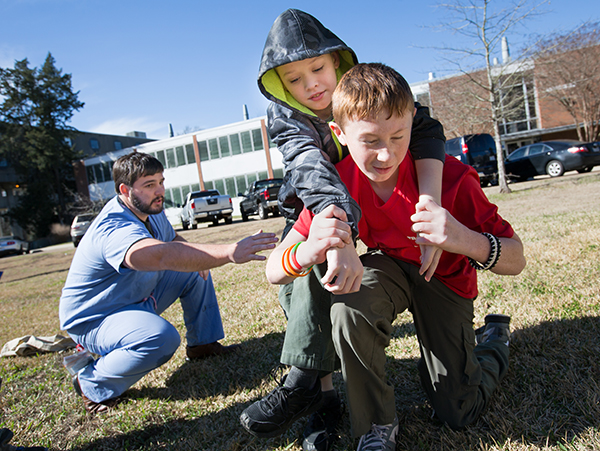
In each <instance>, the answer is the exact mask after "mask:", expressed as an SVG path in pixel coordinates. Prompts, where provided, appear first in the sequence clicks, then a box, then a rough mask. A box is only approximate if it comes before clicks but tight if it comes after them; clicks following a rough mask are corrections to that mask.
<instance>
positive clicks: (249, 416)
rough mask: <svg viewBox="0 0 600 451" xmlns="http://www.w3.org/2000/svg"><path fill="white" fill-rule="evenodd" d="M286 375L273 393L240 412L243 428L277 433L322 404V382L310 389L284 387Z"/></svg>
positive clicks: (262, 435)
mask: <svg viewBox="0 0 600 451" xmlns="http://www.w3.org/2000/svg"><path fill="white" fill-rule="evenodd" d="M284 381H285V376H284V377H283V378H282V379H281V381H280V382H278V387H276V388H275V389H274V390H273V391H272V392H271V393H269V394H268V395H267V396H265V397H264V398H263V399H261V400H259V401H256V402H255V403H254V404H252V405H251V406H250V407H248V408H246V409H245V410H244V411H243V412H242V414H241V415H240V422H241V423H242V426H243V427H244V429H246V430H247V431H248V432H250V433H251V434H252V435H254V436H256V437H260V438H268V437H277V436H278V435H281V434H283V433H284V432H285V431H286V430H288V429H289V427H290V426H291V425H292V423H293V422H294V421H296V420H298V419H300V418H302V417H304V416H306V415H310V414H311V413H313V412H314V411H315V410H317V409H318V408H319V407H321V401H322V399H323V396H322V394H321V382H320V381H317V383H316V384H315V386H314V387H313V388H311V389H306V388H302V387H294V388H290V387H285V386H284V385H283V383H284Z"/></svg>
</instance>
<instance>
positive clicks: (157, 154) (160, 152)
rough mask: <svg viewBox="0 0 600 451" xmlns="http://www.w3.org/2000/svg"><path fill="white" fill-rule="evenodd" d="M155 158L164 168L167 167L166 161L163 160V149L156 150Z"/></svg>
mask: <svg viewBox="0 0 600 451" xmlns="http://www.w3.org/2000/svg"><path fill="white" fill-rule="evenodd" d="M156 159H157V160H158V161H160V162H161V163H162V165H163V167H164V168H166V167H167V162H166V160H165V151H164V150H159V151H158V152H156Z"/></svg>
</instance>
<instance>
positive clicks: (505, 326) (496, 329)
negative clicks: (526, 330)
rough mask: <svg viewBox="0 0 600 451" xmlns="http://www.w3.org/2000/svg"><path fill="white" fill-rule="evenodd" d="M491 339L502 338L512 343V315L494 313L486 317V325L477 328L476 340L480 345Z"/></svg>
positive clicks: (505, 342) (508, 343) (504, 341)
mask: <svg viewBox="0 0 600 451" xmlns="http://www.w3.org/2000/svg"><path fill="white" fill-rule="evenodd" d="M490 340H502V342H503V343H504V344H505V345H506V346H508V345H510V316H508V315H500V314H492V315H487V316H486V317H485V325H484V326H481V327H480V328H479V329H477V330H475V341H476V342H477V344H478V345H480V344H482V343H485V342H488V341H490Z"/></svg>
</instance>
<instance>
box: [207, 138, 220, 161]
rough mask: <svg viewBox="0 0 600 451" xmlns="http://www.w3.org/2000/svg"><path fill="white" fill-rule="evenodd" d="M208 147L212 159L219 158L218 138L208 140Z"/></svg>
mask: <svg viewBox="0 0 600 451" xmlns="http://www.w3.org/2000/svg"><path fill="white" fill-rule="evenodd" d="M208 148H209V150H210V159H211V160H216V159H218V158H219V144H218V143H217V138H213V139H209V140H208Z"/></svg>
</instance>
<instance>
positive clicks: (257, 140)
mask: <svg viewBox="0 0 600 451" xmlns="http://www.w3.org/2000/svg"><path fill="white" fill-rule="evenodd" d="M252 141H253V142H254V150H263V149H264V145H263V140H262V132H261V130H260V128H256V129H254V130H252Z"/></svg>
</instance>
